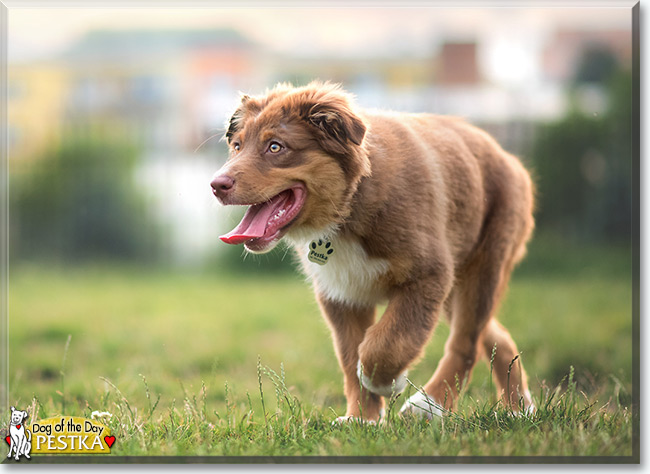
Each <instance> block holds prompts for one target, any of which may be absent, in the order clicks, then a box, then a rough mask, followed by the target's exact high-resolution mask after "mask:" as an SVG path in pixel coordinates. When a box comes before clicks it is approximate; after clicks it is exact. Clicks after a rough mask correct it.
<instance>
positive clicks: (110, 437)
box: [104, 436, 115, 448]
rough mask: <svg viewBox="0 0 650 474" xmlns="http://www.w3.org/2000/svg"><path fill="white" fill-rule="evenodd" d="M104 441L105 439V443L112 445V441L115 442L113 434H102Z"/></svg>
mask: <svg viewBox="0 0 650 474" xmlns="http://www.w3.org/2000/svg"><path fill="white" fill-rule="evenodd" d="M104 441H106V444H107V445H108V447H109V448H110V447H111V446H113V443H114V442H115V436H104Z"/></svg>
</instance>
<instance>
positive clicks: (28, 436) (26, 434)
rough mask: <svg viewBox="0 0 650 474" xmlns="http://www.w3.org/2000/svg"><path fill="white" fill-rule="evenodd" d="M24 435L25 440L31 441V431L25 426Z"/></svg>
mask: <svg viewBox="0 0 650 474" xmlns="http://www.w3.org/2000/svg"><path fill="white" fill-rule="evenodd" d="M25 436H26V437H27V441H29V442H30V443H31V442H32V432H31V431H29V430H28V429H27V428H25Z"/></svg>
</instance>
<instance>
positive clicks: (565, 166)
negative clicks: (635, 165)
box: [531, 50, 633, 243]
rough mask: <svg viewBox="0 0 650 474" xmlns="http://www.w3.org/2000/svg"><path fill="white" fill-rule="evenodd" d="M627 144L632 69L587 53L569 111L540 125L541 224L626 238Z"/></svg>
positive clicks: (611, 239)
mask: <svg viewBox="0 0 650 474" xmlns="http://www.w3.org/2000/svg"><path fill="white" fill-rule="evenodd" d="M598 104H601V105H600V107H599V106H598ZM599 109H602V110H599ZM631 146H632V78H631V75H630V73H629V71H625V70H623V69H621V68H620V67H619V66H618V64H617V63H616V61H615V60H614V58H613V57H612V56H611V55H610V54H609V53H605V52H603V51H599V50H593V51H587V52H586V53H585V55H584V57H583V60H582V62H581V64H580V65H579V66H578V68H577V70H576V74H575V79H574V81H573V85H572V88H571V90H570V109H569V112H568V114H567V115H566V116H565V117H564V118H562V119H560V120H558V121H556V122H553V123H549V124H545V125H542V126H540V128H539V130H538V134H537V139H536V141H535V143H534V146H533V149H532V153H531V154H532V158H533V163H534V174H535V178H536V179H535V181H536V184H537V187H538V197H537V202H538V210H537V212H536V221H537V227H538V229H540V230H543V231H544V232H554V233H556V234H558V235H560V236H561V237H563V238H570V239H572V240H574V241H584V242H597V243H621V242H629V240H630V236H631V222H632V213H631V204H632V201H631V200H632V186H631V179H632V175H631V170H632V159H633V157H632V147H631Z"/></svg>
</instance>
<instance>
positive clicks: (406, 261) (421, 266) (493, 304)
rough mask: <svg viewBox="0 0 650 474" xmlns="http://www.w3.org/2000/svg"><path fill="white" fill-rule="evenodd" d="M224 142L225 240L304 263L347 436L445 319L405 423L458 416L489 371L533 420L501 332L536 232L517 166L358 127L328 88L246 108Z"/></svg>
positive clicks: (388, 116)
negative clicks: (379, 311)
mask: <svg viewBox="0 0 650 474" xmlns="http://www.w3.org/2000/svg"><path fill="white" fill-rule="evenodd" d="M225 140H226V142H227V144H228V146H229V150H230V154H229V158H228V160H227V161H226V163H225V164H224V166H223V167H222V168H221V169H220V170H218V171H217V172H216V174H215V175H214V177H213V178H212V181H211V187H212V192H213V194H214V195H215V196H216V197H217V199H218V200H219V201H220V202H221V203H222V204H224V205H245V206H248V209H247V211H246V213H245V215H244V217H243V219H242V221H241V222H240V223H239V225H237V227H235V228H234V229H233V230H232V231H230V232H229V233H227V234H225V235H223V236H221V237H220V238H221V240H223V241H224V242H226V243H228V244H233V245H237V244H243V245H244V246H245V248H246V249H247V250H248V251H249V252H252V253H265V252H268V251H270V250H271V249H272V248H274V247H275V246H276V245H277V244H278V243H279V242H280V241H281V240H284V241H286V242H287V243H288V244H289V245H290V246H292V247H293V248H294V249H295V250H296V252H297V254H298V257H299V259H300V262H301V264H302V268H303V270H304V272H305V273H306V275H308V277H309V278H310V279H311V281H312V284H313V287H314V291H315V295H316V299H317V300H318V303H319V306H320V309H321V312H322V314H323V316H324V318H325V320H326V321H327V323H328V325H329V327H330V328H331V331H332V336H333V340H334V347H335V351H336V354H337V357H338V361H339V364H340V367H341V369H342V372H343V378H344V391H345V395H346V399H347V410H346V414H345V416H343V417H339V419H338V420H339V421H345V420H353V419H363V420H366V421H369V422H375V421H377V420H378V419H380V417H381V416H382V415H383V412H384V398H385V397H390V396H391V395H394V394H398V393H400V392H401V391H403V390H404V389H405V387H406V385H407V378H406V374H407V369H408V368H409V366H411V365H412V364H413V363H414V362H415V361H417V359H418V358H419V357H420V356H421V354H422V351H423V347H424V346H425V344H426V343H427V341H428V340H429V338H430V337H431V334H432V332H433V330H434V327H435V326H436V324H437V322H438V320H439V319H440V315H442V314H444V315H446V317H447V319H448V321H449V324H450V327H451V332H450V335H449V338H448V340H447V342H446V345H445V352H444V356H443V357H442V359H441V360H440V362H439V365H438V367H437V369H436V371H435V372H434V374H433V376H432V377H431V379H430V380H429V381H428V382H427V383H426V384H425V385H424V387H423V388H424V390H423V391H422V392H420V391H418V392H417V393H416V394H415V395H413V396H412V397H410V398H409V399H408V400H406V401H405V403H404V405H403V407H402V409H401V411H402V412H403V413H406V412H411V413H414V414H416V415H421V416H427V417H429V418H430V417H433V416H436V415H440V414H441V413H442V412H443V411H444V410H452V409H453V407H454V402H455V400H456V399H457V397H458V392H459V390H460V389H461V387H462V386H463V384H464V383H466V381H467V380H469V376H470V373H471V371H472V368H473V367H474V365H475V363H476V362H477V360H478V359H479V358H483V359H485V360H487V361H488V362H491V363H492V364H493V376H494V379H495V381H496V386H497V389H498V391H499V393H500V396H501V399H502V400H503V403H505V405H506V406H508V407H510V408H512V409H513V410H516V411H519V410H521V409H522V408H523V409H524V410H531V409H533V408H534V407H533V402H532V399H531V396H530V392H529V390H528V383H527V377H526V373H525V371H524V369H523V367H522V365H521V360H520V359H518V358H517V355H518V350H517V347H516V345H515V343H514V341H513V340H512V338H511V336H510V334H509V333H508V331H507V330H506V329H505V328H504V327H503V326H502V325H501V324H500V323H499V322H497V320H496V318H495V314H496V312H497V308H498V306H499V301H500V300H501V299H502V297H503V294H504V292H505V290H506V286H507V284H508V280H509V277H510V274H511V271H512V269H513V267H514V265H515V264H516V263H517V262H518V261H520V260H521V259H522V257H523V256H524V254H525V252H526V243H527V241H528V240H529V238H530V236H531V234H532V231H533V227H534V220H533V201H534V199H533V194H534V192H533V184H532V182H531V179H530V176H529V174H528V172H527V171H526V169H525V168H524V167H523V165H522V164H521V163H520V161H519V160H518V159H517V158H516V157H514V156H513V155H511V154H509V153H507V152H506V151H504V150H503V149H502V148H501V147H500V146H499V145H498V144H497V143H496V142H495V140H494V139H493V138H492V137H491V136H489V135H488V134H487V133H485V132H483V131H482V130H480V129H478V128H476V127H474V126H472V125H470V124H468V123H466V122H465V121H463V120H462V119H459V118H452V117H445V116H437V115H430V114H406V113H395V112H376V111H375V112H371V111H363V110H360V109H359V108H356V107H355V105H354V103H353V98H352V96H351V95H350V94H348V93H347V92H345V91H344V90H343V89H342V88H341V86H340V85H337V84H331V83H327V82H326V83H321V82H313V83H310V84H308V85H307V86H303V87H293V86H291V85H289V84H279V85H277V86H276V87H275V88H273V89H272V90H270V91H267V93H266V94H265V95H262V96H249V95H242V96H241V101H240V104H239V105H238V107H237V108H236V110H235V112H234V114H233V115H232V117H231V119H230V121H229V123H228V124H227V131H226V133H225ZM383 302H387V307H386V310H385V312H384V314H383V316H382V317H381V318H380V319H377V317H376V309H375V308H376V305H377V304H380V303H383ZM495 346H496V352H494V350H495V349H494V348H495ZM515 360H516V362H513V361H515Z"/></svg>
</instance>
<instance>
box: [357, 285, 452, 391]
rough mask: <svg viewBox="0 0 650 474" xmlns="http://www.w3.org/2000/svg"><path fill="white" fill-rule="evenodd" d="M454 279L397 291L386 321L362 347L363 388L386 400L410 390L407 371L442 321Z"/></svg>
mask: <svg viewBox="0 0 650 474" xmlns="http://www.w3.org/2000/svg"><path fill="white" fill-rule="evenodd" d="M450 288H451V278H445V277H443V276H442V275H439V276H437V277H431V278H428V279H426V278H425V279H418V280H416V281H411V282H410V283H409V284H406V285H402V286H400V287H399V288H396V289H395V290H394V291H393V293H392V296H391V298H390V301H389V303H388V307H387V308H386V312H385V313H384V315H383V316H382V318H381V319H380V320H379V321H378V322H377V323H376V324H375V325H373V326H372V327H370V328H369V329H368V330H367V331H366V335H365V337H364V339H363V342H362V343H361V345H360V346H359V362H360V364H359V365H360V367H359V370H360V372H361V380H362V382H363V386H364V387H366V388H367V389H369V390H371V391H372V392H374V393H377V394H379V395H382V396H386V397H388V396H390V395H391V394H392V393H393V392H395V393H400V392H401V391H402V390H404V388H405V387H406V369H407V368H408V366H409V365H410V364H411V363H412V362H413V361H414V360H415V359H416V358H418V357H419V356H420V354H421V352H422V349H423V347H424V345H425V344H426V342H427V341H428V339H429V337H430V336H431V333H432V331H433V328H434V327H435V324H436V322H437V320H438V315H439V312H440V308H441V306H442V303H443V302H444V300H445V299H446V297H447V294H448V293H449V291H450Z"/></svg>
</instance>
